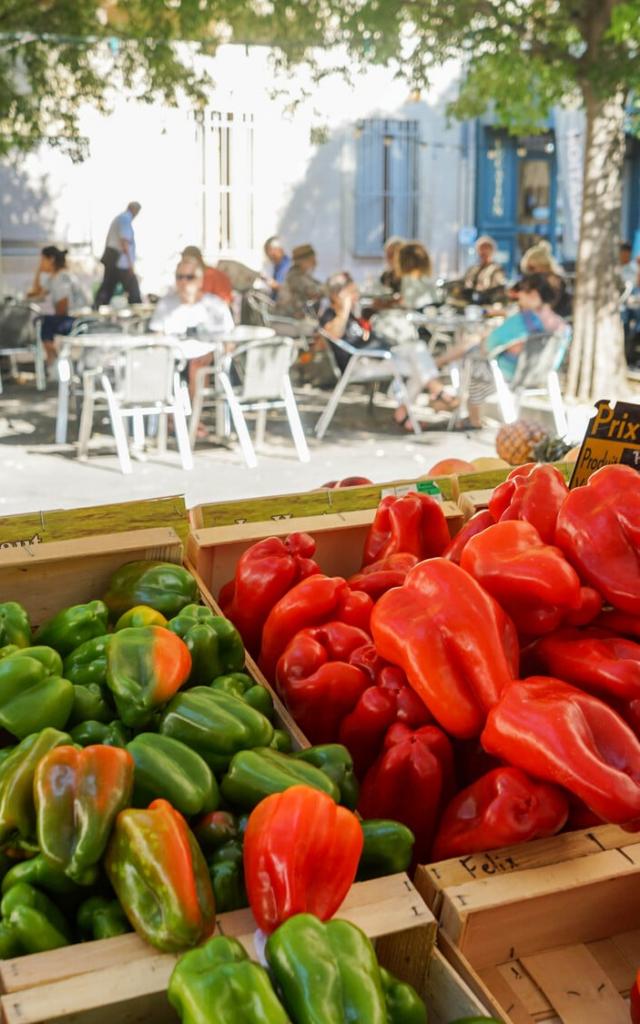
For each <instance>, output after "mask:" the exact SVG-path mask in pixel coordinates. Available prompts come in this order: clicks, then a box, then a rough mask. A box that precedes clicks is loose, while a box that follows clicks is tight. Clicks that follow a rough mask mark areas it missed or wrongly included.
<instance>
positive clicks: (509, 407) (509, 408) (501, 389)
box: [490, 359, 518, 423]
mask: <svg viewBox="0 0 640 1024" xmlns="http://www.w3.org/2000/svg"><path fill="white" fill-rule="evenodd" d="M490 366H491V370H492V373H493V379H494V381H495V385H496V392H497V394H498V405H499V406H500V413H501V415H502V419H503V420H504V422H505V423H515V421H516V420H517V418H518V406H517V403H516V398H515V396H514V394H513V392H512V391H510V389H509V386H508V385H507V382H506V381H505V379H504V377H503V376H502V372H501V370H500V367H499V366H498V364H497V362H496V360H495V359H492V360H491V361H490Z"/></svg>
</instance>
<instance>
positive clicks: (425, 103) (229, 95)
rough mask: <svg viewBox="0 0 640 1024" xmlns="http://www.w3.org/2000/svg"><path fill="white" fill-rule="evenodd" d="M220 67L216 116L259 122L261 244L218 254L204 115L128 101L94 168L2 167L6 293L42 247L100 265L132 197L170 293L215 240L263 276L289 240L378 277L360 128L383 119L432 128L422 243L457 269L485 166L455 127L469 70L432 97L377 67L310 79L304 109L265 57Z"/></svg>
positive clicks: (152, 270)
mask: <svg viewBox="0 0 640 1024" xmlns="http://www.w3.org/2000/svg"><path fill="white" fill-rule="evenodd" d="M208 68H209V70H210V73H211V75H212V77H213V78H214V80H215V82H216V85H215V88H214V90H213V92H212V96H211V108H212V110H220V111H233V112H234V114H235V115H236V117H237V115H239V114H253V118H254V122H253V123H254V168H253V238H252V239H250V240H249V239H245V242H244V244H242V245H237V246H235V247H234V248H233V249H231V250H227V251H224V252H222V253H220V252H219V250H218V246H217V241H218V237H219V236H218V225H217V217H216V212H217V202H218V199H217V171H218V166H217V164H218V155H217V151H216V149H215V145H214V140H213V136H211V135H210V134H207V132H208V129H207V132H205V137H204V141H203V136H202V133H201V131H199V129H198V126H197V124H196V123H195V120H194V117H193V113H192V112H191V111H190V110H189V109H187V108H184V109H178V110H173V109H167V108H165V107H163V106H161V105H159V104H158V105H153V106H149V105H144V104H139V103H135V102H132V101H131V99H130V98H128V97H116V98H115V99H114V103H113V112H112V113H111V114H110V115H109V116H108V117H105V116H102V115H100V114H98V113H97V112H96V111H94V110H92V109H87V110H86V111H85V112H84V113H83V116H82V127H83V131H84V133H85V134H86V136H87V138H88V139H89V150H90V151H89V157H88V159H87V160H86V161H85V162H84V163H82V164H77V165H74V164H72V163H71V161H69V160H68V159H67V158H65V157H63V156H62V155H60V154H59V153H57V152H56V151H52V150H50V149H46V150H45V149H44V148H43V149H41V150H39V151H38V152H37V153H33V154H30V155H28V156H27V157H24V156H22V157H18V159H17V167H12V166H10V165H9V164H4V165H0V197H1V199H0V237H1V238H2V240H3V246H2V252H3V270H4V287H5V289H7V290H8V289H9V288H11V287H13V288H16V287H17V288H20V289H22V288H24V287H25V286H26V285H27V284H28V281H29V279H30V277H31V275H32V273H33V267H34V264H35V262H36V261H37V250H38V248H39V247H41V246H42V245H45V244H47V243H51V242H54V243H57V244H64V245H66V246H69V247H70V248H71V249H72V252H75V253H91V252H92V253H93V254H94V256H95V257H97V258H99V256H100V255H101V253H102V248H103V245H104V238H105V234H106V230H107V228H108V225H109V222H110V220H111V218H112V217H113V216H114V215H115V214H116V213H117V212H119V211H120V210H122V209H123V208H124V207H125V205H126V203H127V202H129V201H130V200H132V199H136V200H139V201H140V202H141V203H142V207H143V208H142V212H141V214H140V216H139V218H138V219H137V221H136V234H137V240H138V251H139V272H140V276H141V278H142V285H143V290H144V291H155V292H158V291H161V290H163V289H164V288H165V287H167V286H168V284H169V282H170V280H171V277H172V273H173V267H174V264H175V258H176V256H177V254H178V253H179V251H180V250H181V248H183V246H184V245H187V244H198V245H202V246H203V248H204V249H205V254H206V255H207V256H208V257H209V258H210V259H211V260H215V259H217V258H218V257H219V256H223V257H228V258H234V259H239V260H241V261H243V262H246V263H248V264H249V265H250V266H253V267H256V269H258V268H260V267H261V266H262V264H263V256H262V250H261V246H262V242H263V241H264V239H265V238H266V237H267V236H268V235H270V234H273V233H275V232H278V233H279V234H281V236H282V238H283V239H284V241H285V243H286V245H287V247H289V248H291V247H293V246H294V245H297V244H299V243H301V242H311V243H312V244H313V245H314V246H315V247H316V249H317V252H318V256H319V268H318V271H319V273H320V274H321V275H327V274H329V273H331V272H332V271H334V270H336V269H338V268H343V267H344V268H347V269H350V270H352V271H353V272H354V273H355V275H356V276H357V277H359V278H364V277H366V276H368V275H370V274H371V273H372V272H374V271H376V270H377V269H378V265H379V264H378V263H376V262H375V261H372V260H363V259H360V258H357V257H356V256H355V255H354V243H355V230H354V188H355V166H356V132H355V125H356V122H357V121H358V120H360V119H363V118H369V117H393V118H401V119H403V118H408V119H415V120H418V121H419V123H420V141H421V146H420V150H419V153H420V205H419V225H420V230H419V236H420V238H421V240H422V241H424V242H425V243H426V244H427V246H428V247H429V249H430V251H431V252H432V254H433V256H434V263H435V267H436V271H437V273H439V274H451V273H453V272H454V271H455V270H456V268H457V266H458V262H459V255H460V254H459V249H458V244H457V233H458V229H459V228H460V226H461V225H462V224H464V223H470V221H469V215H470V206H469V180H468V179H469V175H470V174H471V173H472V171H473V168H472V167H471V165H470V163H469V161H468V160H467V159H466V158H465V153H464V151H463V148H462V144H463V137H464V129H463V126H461V125H459V124H452V125H448V124H447V122H446V114H445V106H446V102H447V100H448V99H450V98H451V96H452V93H453V91H454V90H455V81H456V69H455V67H448V68H445V69H443V70H442V72H441V73H440V74H439V76H438V77H437V79H436V80H435V81H434V83H433V86H432V88H431V90H430V92H429V94H428V95H426V96H424V98H421V99H420V100H419V101H416V100H415V97H414V98H412V97H411V96H410V92H409V88H408V86H407V84H406V83H405V82H403V81H401V80H398V79H395V78H394V77H393V75H392V74H391V73H390V72H389V71H387V70H385V69H382V68H372V69H371V70H370V71H368V72H367V73H366V74H363V75H360V76H359V77H357V79H356V80H355V82H354V83H353V85H349V84H348V83H347V82H346V81H345V80H344V79H343V78H342V77H338V76H330V77H327V78H325V79H324V80H323V81H322V82H321V84H320V85H318V86H315V85H313V83H312V82H310V81H309V80H306V81H304V80H303V81H302V85H303V86H304V88H305V89H306V90H307V91H308V92H309V96H308V98H305V99H303V100H302V101H301V102H297V103H296V102H295V101H296V100H297V99H299V95H300V91H299V86H300V79H298V80H297V81H295V82H294V83H293V84H290V83H289V82H288V81H287V80H285V79H283V78H281V79H279V80H278V79H276V78H274V72H273V70H272V68H271V65H270V62H269V54H268V51H267V50H266V49H265V48H251V49H247V48H245V47H240V46H226V47H222V48H221V50H220V51H219V52H218V54H217V55H216V57H215V58H214V59H213V60H212V61H210V62H208ZM274 90H275V91H277V92H278V95H276V96H274V95H273V93H274ZM312 129H316V130H317V129H324V130H326V134H327V141H325V142H322V143H314V142H313V141H312ZM246 174H248V168H246V167H245V168H244V169H243V167H242V166H238V165H236V166H235V167H234V166H232V168H231V176H232V182H233V183H234V184H235V183H236V181H237V180H238V179H242V178H243V177H246ZM203 178H204V181H203ZM242 196H244V193H242ZM245 206H248V199H247V200H246V203H245V200H244V198H243V199H242V200H241V201H240V202H239V205H237V216H238V217H241V216H242V215H243V214H246V217H247V223H248V210H246V209H245ZM98 270H99V268H97V267H96V272H98Z"/></svg>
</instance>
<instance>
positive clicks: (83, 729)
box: [71, 719, 132, 747]
mask: <svg viewBox="0 0 640 1024" xmlns="http://www.w3.org/2000/svg"><path fill="white" fill-rule="evenodd" d="M131 735H132V733H131V729H127V727H126V726H125V725H123V724H122V722H121V721H119V720H118V719H116V721H115V722H109V723H108V724H106V723H105V722H94V721H91V720H89V721H88V722H80V724H79V725H74V727H73V729H72V730H71V739H72V740H73V742H74V743H77V744H78V746H80V747H90V746H93V744H94V743H102V744H103V745H104V746H105V747H126V745H127V743H128V742H129V740H130V739H131Z"/></svg>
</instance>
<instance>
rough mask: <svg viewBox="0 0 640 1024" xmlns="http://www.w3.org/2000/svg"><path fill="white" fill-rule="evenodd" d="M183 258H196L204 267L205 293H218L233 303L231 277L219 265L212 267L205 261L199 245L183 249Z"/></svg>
mask: <svg viewBox="0 0 640 1024" xmlns="http://www.w3.org/2000/svg"><path fill="white" fill-rule="evenodd" d="M182 259H183V260H185V259H187V260H188V259H193V260H196V261H197V262H198V263H200V265H201V266H202V269H203V276H202V291H203V292H204V293H205V295H217V296H218V298H219V299H222V301H223V302H226V304H227V306H230V305H231V302H232V299H233V287H232V284H231V279H230V278H229V277H228V275H227V274H224V273H223V272H222V271H221V270H218V268H217V267H210V266H208V264H206V263H205V261H204V257H203V255H202V252H201V250H200V249H199V248H198V246H197V245H188V246H187V247H186V249H183V250H182Z"/></svg>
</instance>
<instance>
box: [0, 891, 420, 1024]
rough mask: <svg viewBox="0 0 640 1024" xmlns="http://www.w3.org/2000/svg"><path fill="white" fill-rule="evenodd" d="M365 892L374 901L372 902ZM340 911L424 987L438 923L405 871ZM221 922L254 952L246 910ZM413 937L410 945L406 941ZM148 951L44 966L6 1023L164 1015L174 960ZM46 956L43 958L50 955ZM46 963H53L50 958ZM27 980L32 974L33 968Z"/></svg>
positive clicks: (10, 997) (7, 1011)
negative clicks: (76, 967) (80, 964)
mask: <svg viewBox="0 0 640 1024" xmlns="http://www.w3.org/2000/svg"><path fill="white" fill-rule="evenodd" d="M385 882H386V887H385V885H384V884H383V883H385ZM381 892H384V893H385V898H384V899H382V900H379V899H378V898H377V897H378V896H379V894H380V893H381ZM368 896H371V897H372V899H373V902H367V897H368ZM339 916H340V917H342V918H345V919H346V920H350V921H352V922H353V923H354V924H357V925H358V926H359V927H361V928H363V930H364V931H365V932H366V933H367V934H368V935H369V937H370V938H371V939H373V940H376V939H377V940H378V942H377V949H378V954H379V956H380V960H381V962H382V963H384V964H385V966H388V967H389V968H390V969H393V970H394V971H395V972H396V973H398V975H399V976H400V977H403V978H404V979H405V980H407V981H412V982H414V983H416V984H418V985H419V987H420V988H421V989H424V981H425V971H426V964H427V962H428V958H429V956H430V953H431V950H432V948H433V944H434V941H435V932H436V923H435V919H434V918H433V915H432V914H431V913H430V911H429V910H428V908H427V907H426V906H425V904H424V903H422V901H421V900H420V897H419V895H418V893H417V891H416V890H415V889H414V888H413V886H412V885H411V883H410V882H409V880H408V879H407V877H406V876H405V875H393V876H391V877H390V878H388V879H386V880H385V879H376V880H374V882H362V883H359V884H358V885H356V886H354V887H353V889H352V895H350V896H349V897H347V899H346V900H345V903H344V904H343V906H342V907H341V908H340V911H339ZM218 925H219V929H218V930H219V932H220V933H222V934H225V935H233V936H235V937H236V938H238V939H239V941H241V942H242V943H243V945H244V946H245V948H246V949H247V951H248V952H249V954H250V955H255V950H254V945H253V940H254V935H255V922H254V921H253V918H252V916H251V914H250V913H249V911H239V912H237V913H233V914H223V915H221V916H220V918H219V919H218ZM409 936H410V937H411V940H412V942H411V945H409V944H408V938H409ZM125 938H130V937H125ZM107 942H111V943H114V944H116V943H118V944H119V945H120V950H121V951H124V948H125V947H124V944H123V943H122V941H121V940H116V939H111V940H107ZM98 945H103V944H99V943H87V944H86V948H87V950H90V949H91V948H92V947H96V946H98ZM146 948H147V950H148V954H147V955H146V956H141V957H138V958H136V959H135V960H134V961H133V964H134V966H133V967H132V960H131V959H130V958H129V959H128V958H126V957H124V958H121V959H120V961H119V962H118V963H113V962H111V960H110V959H109V962H107V960H106V959H104V948H103V949H102V950H101V951H100V955H101V956H102V957H103V959H102V961H100V960H99V959H98V958H94V966H93V969H90V970H87V971H86V972H85V973H82V974H78V975H74V976H73V977H72V978H70V977H69V976H68V975H66V974H65V976H64V977H60V975H58V980H54V979H53V977H52V973H53V972H52V971H51V970H50V971H49V972H48V973H49V978H48V980H46V981H45V980H44V977H45V975H46V973H47V972H46V971H45V972H44V973H43V980H42V981H41V983H40V984H38V985H35V986H34V987H29V988H23V989H21V990H14V991H12V992H10V993H8V994H5V995H3V996H2V998H1V1000H0V1002H1V1005H2V1012H3V1014H4V1021H5V1024H41V1022H44V1021H51V1022H54V1021H61V1020H65V1021H69V1020H75V1021H77V1024H87V1022H90V1024H94V1017H95V1016H96V1015H97V1019H99V1020H100V1021H101V1022H102V1020H104V1021H106V1020H107V1019H108V1011H110V1012H111V1020H112V1021H113V1020H114V1019H115V1020H117V1021H118V1022H121V1021H123V1020H126V1021H128V1022H130V1024H133V1022H135V1021H137V1020H143V1019H145V1018H144V1017H143V1016H136V1014H138V1013H140V1010H141V1007H144V1010H145V1012H146V1013H148V1014H151V1013H152V1014H153V1016H148V1017H147V1019H148V1020H150V1019H153V1020H154V1021H155V1020H156V1019H164V1018H165V1016H166V1014H167V1010H166V995H165V993H166V987H167V984H168V981H169V977H170V975H171V971H172V970H173V966H174V963H175V960H176V957H175V956H174V955H172V954H159V953H158V952H157V951H156V950H153V949H151V947H146ZM61 952H64V951H61ZM67 952H68V953H69V952H70V951H69V950H67ZM41 956H42V957H43V958H44V957H47V956H48V954H41ZM49 962H50V963H53V960H50V961H49ZM16 963H17V961H16ZM56 963H57V969H58V971H59V972H60V971H61V970H65V968H64V967H62V966H61V960H60V958H58V959H57V961H56ZM29 977H30V978H33V972H30V973H29ZM14 980H15V979H14ZM30 984H32V982H30ZM156 1014H159V1015H162V1016H156ZM100 1015H103V1016H102V1017H100ZM167 1019H171V1017H170V1016H169V1017H168V1018H167Z"/></svg>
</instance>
